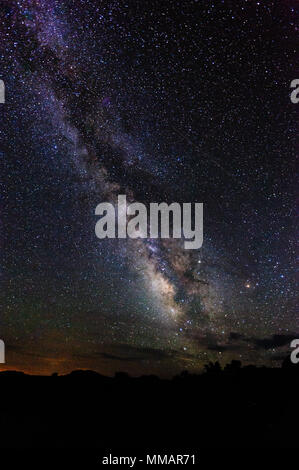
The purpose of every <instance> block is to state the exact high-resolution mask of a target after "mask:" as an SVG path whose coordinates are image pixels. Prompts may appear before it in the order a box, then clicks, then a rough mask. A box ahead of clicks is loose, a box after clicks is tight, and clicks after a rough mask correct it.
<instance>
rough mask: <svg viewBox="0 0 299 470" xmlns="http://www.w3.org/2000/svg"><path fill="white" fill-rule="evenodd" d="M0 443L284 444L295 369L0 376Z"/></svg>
mask: <svg viewBox="0 0 299 470" xmlns="http://www.w3.org/2000/svg"><path fill="white" fill-rule="evenodd" d="M0 393H1V401H0V424H1V426H0V432H1V441H0V447H1V448H16V449H24V448H44V449H47V448H48V449H72V448H76V449H78V448H87V449H88V448H89V449H91V448H97V449H103V448H111V447H113V446H117V447H118V448H124V449H127V448H132V447H134V448H143V449H144V448H147V450H151V449H159V448H160V449H166V448H170V447H172V448H176V447H177V448H178V447H179V448H186V449H187V448H188V449H192V448H198V447H221V448H226V447H228V448H229V447H241V448H242V447H243V448H256V447H260V448H268V447H269V448H276V449H277V448H292V447H297V446H298V441H299V431H298V430H299V428H298V426H299V367H298V366H294V365H292V364H290V363H289V362H288V361H285V363H284V364H283V366H282V368H280V369H267V368H255V367H252V366H248V367H243V368H241V367H240V364H239V363H237V362H236V363H232V364H230V365H229V366H226V368H225V370H223V371H222V370H221V369H220V368H218V367H217V364H216V365H210V366H209V367H208V368H207V371H206V372H205V373H204V374H203V375H200V376H192V375H189V374H187V373H182V375H181V376H178V377H175V378H174V379H173V380H169V381H167V380H160V379H158V378H157V377H153V376H148V377H140V378H137V379H135V378H130V377H128V376H126V375H125V374H116V376H115V378H107V377H104V376H101V375H99V374H97V373H95V372H91V371H75V372H72V373H71V374H70V375H67V376H55V375H53V376H51V377H37V376H26V375H24V374H22V373H17V372H2V373H0Z"/></svg>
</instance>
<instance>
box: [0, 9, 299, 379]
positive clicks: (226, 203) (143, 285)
mask: <svg viewBox="0 0 299 470" xmlns="http://www.w3.org/2000/svg"><path fill="white" fill-rule="evenodd" d="M0 6H1V8H0V11H1V13H0V15H1V16H0V22H1V32H0V44H1V68H0V78H1V79H2V80H3V81H4V82H5V86H6V103H5V104H1V105H0V106H1V107H0V113H1V126H0V142H1V150H0V151H1V153H0V156H1V174H2V175H4V179H3V184H2V191H1V194H2V203H1V209H2V210H1V213H2V216H1V219H2V220H1V226H2V229H1V244H2V247H3V249H2V256H1V257H2V263H1V264H2V268H1V278H2V284H3V289H2V294H1V304H2V307H1V316H0V336H1V338H3V340H4V341H5V343H6V346H7V364H6V365H5V367H6V368H12V369H15V368H17V369H21V370H24V371H27V372H28V371H29V372H35V373H52V372H54V371H58V372H67V371H70V370H73V369H76V368H89V369H95V370H99V371H100V372H103V373H107V374H112V373H114V372H115V371H117V370H125V371H128V372H130V373H132V374H137V375H139V374H141V373H157V374H159V375H171V374H173V373H176V372H178V371H180V370H182V369H188V370H192V371H199V370H201V369H202V368H203V366H204V364H206V363H207V362H208V361H210V360H213V361H215V360H219V361H221V362H222V363H225V362H227V361H230V360H231V359H239V360H242V362H244V363H253V364H258V365H261V364H270V365H277V364H279V361H280V360H281V356H282V353H283V352H285V351H286V350H287V348H288V346H289V338H291V337H298V336H296V332H297V333H298V320H299V318H298V314H296V308H295V301H296V283H295V234H296V230H295V229H296V227H295V222H294V220H295V204H294V200H295V194H296V189H295V184H296V183H295V152H296V117H297V116H296V105H294V104H293V103H291V101H290V98H289V95H290V88H289V85H290V82H291V80H292V79H294V78H295V75H296V67H295V64H296V50H295V49H296V48H295V46H296V44H295V33H296V30H297V27H296V2H295V1H289V0H288V1H285V2H271V1H263V2H261V1H260V2H256V1H246V0H242V1H240V2H235V3H232V2H229V1H226V0H224V1H215V2H214V1H211V2H210V1H203V2H199V1H195V0H194V1H191V0H190V1H174V0H171V1H168V2H161V1H156V0H154V1H151V2H142V1H137V0H130V1H124V2H120V1H93V2H91V1H80V0H68V1H65V0H62V1H55V0H47V1H46V0H24V1H10V0H9V1H5V2H4V1H1V2H0ZM118 194H126V195H127V198H128V200H130V201H139V202H143V203H145V204H149V203H150V202H164V201H165V202H167V203H171V202H174V201H175V202H180V203H183V202H203V203H204V241H203V247H202V248H201V249H200V250H185V249H184V247H183V243H182V241H180V240H154V239H146V240H130V239H127V240H108V239H105V240H99V239H97V238H96V236H95V233H94V227H95V223H96V220H97V219H96V217H95V215H94V210H95V207H96V206H97V204H98V203H99V202H102V201H110V202H115V201H116V198H117V195H118ZM277 338H278V340H277Z"/></svg>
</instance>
